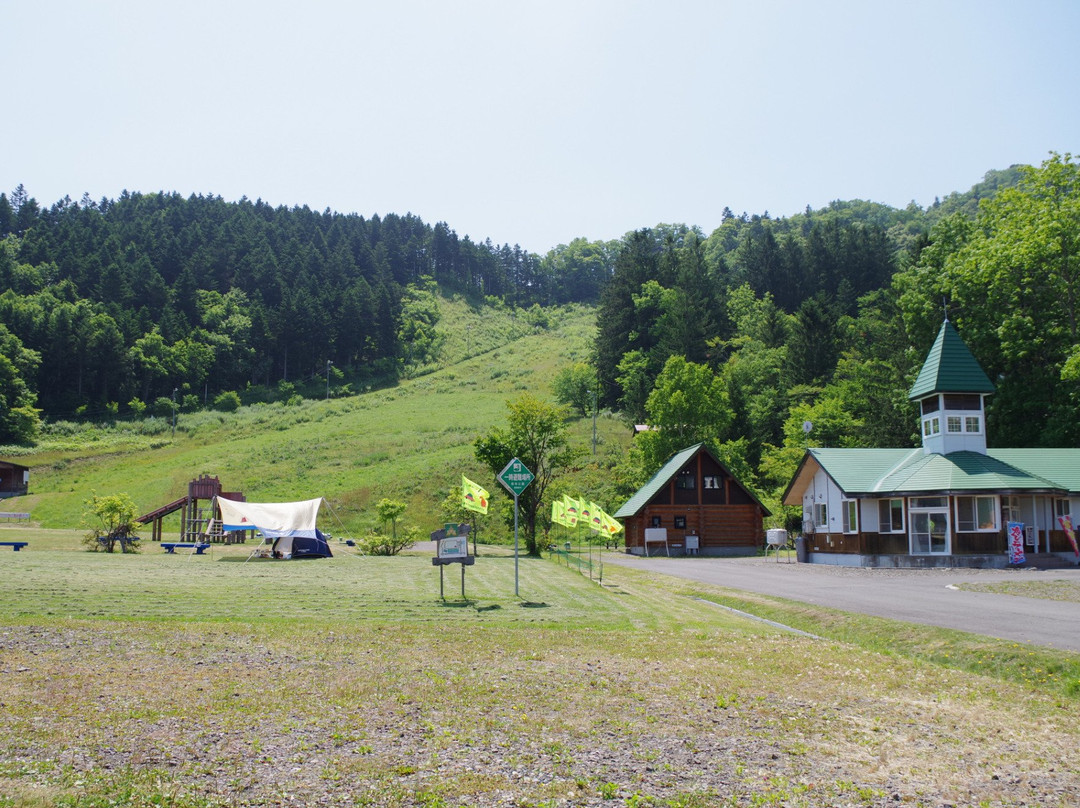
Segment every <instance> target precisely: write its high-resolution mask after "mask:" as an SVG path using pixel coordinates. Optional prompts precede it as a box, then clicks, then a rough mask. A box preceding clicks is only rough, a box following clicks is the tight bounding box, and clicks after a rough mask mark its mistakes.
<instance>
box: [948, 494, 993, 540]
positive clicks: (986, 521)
mask: <svg viewBox="0 0 1080 808" xmlns="http://www.w3.org/2000/svg"><path fill="white" fill-rule="evenodd" d="M956 527H957V529H958V530H960V531H966V532H969V533H973V532H975V531H978V530H984V531H991V530H995V531H996V530H997V529H998V524H997V501H996V497H957V498H956Z"/></svg>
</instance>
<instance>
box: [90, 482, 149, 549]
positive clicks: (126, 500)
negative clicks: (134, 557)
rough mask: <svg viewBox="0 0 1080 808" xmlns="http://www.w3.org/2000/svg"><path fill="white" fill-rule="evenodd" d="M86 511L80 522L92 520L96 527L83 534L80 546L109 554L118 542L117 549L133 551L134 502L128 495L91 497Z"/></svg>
mask: <svg viewBox="0 0 1080 808" xmlns="http://www.w3.org/2000/svg"><path fill="white" fill-rule="evenodd" d="M86 506H87V508H88V509H89V510H87V511H86V512H85V513H84V514H83V521H84V522H86V521H95V522H96V523H97V527H96V528H94V529H93V530H91V531H90V532H89V533H87V534H86V537H85V538H84V539H83V545H84V546H86V547H87V549H89V550H91V551H94V552H96V551H98V550H104V551H105V552H106V553H111V552H113V550H115V549H116V543H117V542H120V549H121V550H122V551H123V552H125V553H127V552H136V547H135V544H134V541H133V540H137V537H135V503H134V502H132V500H131V497H129V496H128V495H127V494H113V495H111V496H106V497H100V496H98V495H97V494H94V495H93V496H92V497H90V499H88V500H86Z"/></svg>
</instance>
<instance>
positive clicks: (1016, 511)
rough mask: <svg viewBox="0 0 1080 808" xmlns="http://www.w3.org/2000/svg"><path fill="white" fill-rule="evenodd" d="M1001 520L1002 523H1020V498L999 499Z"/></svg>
mask: <svg viewBox="0 0 1080 808" xmlns="http://www.w3.org/2000/svg"><path fill="white" fill-rule="evenodd" d="M1001 519H1002V521H1003V522H1020V521H1022V517H1021V516H1020V497H1002V498H1001Z"/></svg>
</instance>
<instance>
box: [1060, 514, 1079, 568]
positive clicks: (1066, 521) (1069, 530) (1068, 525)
mask: <svg viewBox="0 0 1080 808" xmlns="http://www.w3.org/2000/svg"><path fill="white" fill-rule="evenodd" d="M1058 521H1059V522H1061V529H1062V530H1064V531H1065V535H1066V536H1068V537H1069V543H1070V544H1072V546H1073V554H1074V555H1075V556H1076V557H1077V558H1080V547H1077V546H1076V531H1075V530H1073V526H1072V517H1071V516H1059V517H1058Z"/></svg>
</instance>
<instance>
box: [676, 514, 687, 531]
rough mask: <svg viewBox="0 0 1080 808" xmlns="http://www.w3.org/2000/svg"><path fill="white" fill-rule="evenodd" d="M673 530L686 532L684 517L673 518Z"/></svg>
mask: <svg viewBox="0 0 1080 808" xmlns="http://www.w3.org/2000/svg"><path fill="white" fill-rule="evenodd" d="M675 529H676V530H686V517H685V516H676V517H675Z"/></svg>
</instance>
